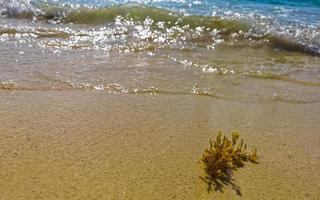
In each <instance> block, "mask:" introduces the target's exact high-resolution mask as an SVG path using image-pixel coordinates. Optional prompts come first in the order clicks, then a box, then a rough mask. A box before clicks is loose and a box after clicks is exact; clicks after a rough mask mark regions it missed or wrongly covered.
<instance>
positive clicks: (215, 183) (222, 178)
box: [199, 170, 242, 196]
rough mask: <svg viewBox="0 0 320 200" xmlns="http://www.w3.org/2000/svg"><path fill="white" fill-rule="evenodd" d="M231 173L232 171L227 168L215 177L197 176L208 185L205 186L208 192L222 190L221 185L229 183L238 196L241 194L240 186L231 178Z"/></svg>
mask: <svg viewBox="0 0 320 200" xmlns="http://www.w3.org/2000/svg"><path fill="white" fill-rule="evenodd" d="M232 175H233V172H232V171H231V170H229V171H228V173H225V174H222V175H219V176H216V177H211V176H208V175H207V176H199V178H200V179H201V180H202V181H204V182H205V183H206V184H207V185H208V188H207V191H208V193H210V192H211V191H212V190H214V191H219V192H223V187H225V186H229V185H230V186H231V187H232V189H233V190H234V191H235V193H236V194H237V195H238V196H242V193H241V190H240V186H238V185H237V184H235V183H234V179H233V178H232ZM213 187H214V188H213Z"/></svg>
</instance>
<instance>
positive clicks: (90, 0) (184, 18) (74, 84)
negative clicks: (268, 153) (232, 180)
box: [0, 0, 320, 103]
mask: <svg viewBox="0 0 320 200" xmlns="http://www.w3.org/2000/svg"><path fill="white" fill-rule="evenodd" d="M0 11H1V17H0V60H1V62H0V82H1V85H0V89H2V90H12V91H18V90H85V91H90V92H106V93H110V92H111V93H119V94H132V95H196V96H205V97H208V98H209V97H211V98H222V99H227V100H231V101H245V102H262V103H263V102H273V101H284V102H288V103H314V102H319V101H320V1H319V0H307V1H294V0H286V1H285V0H264V1H253V0H241V1H240V0H238V1H236V0H210V1H209V0H195V1H191V0H154V1H153V0H146V1H124V0H113V1H109V0H83V1H82V0H81V1H80V0H64V1H59V0H50V1H49V0H47V1H37V0H35V1H32V0H5V1H0Z"/></svg>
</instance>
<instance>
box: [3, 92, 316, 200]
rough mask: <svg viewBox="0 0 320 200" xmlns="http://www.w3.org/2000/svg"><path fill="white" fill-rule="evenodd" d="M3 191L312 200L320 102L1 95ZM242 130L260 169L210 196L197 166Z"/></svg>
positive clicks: (8, 195)
mask: <svg viewBox="0 0 320 200" xmlns="http://www.w3.org/2000/svg"><path fill="white" fill-rule="evenodd" d="M0 110H1V111H0V124H1V126H0V179H1V182H0V194H1V200H15V199H17V200H18V199H69V200H71V199H299V200H300V199H318V198H319V196H320V190H319V188H320V181H319V180H320V171H319V167H320V148H319V146H320V134H319V130H320V123H319V122H320V105H319V104H293V103H292V104H291V103H284V102H272V103H256V104H255V103H245V102H241V103H240V102H235V101H227V100H221V99H214V98H208V97H203V96H192V95H190V96H189V95H181V96H179V95H155V96H151V95H114V94H106V93H103V92H84V91H17V92H14V93H11V92H6V91H1V92H0ZM217 130H223V131H230V130H239V131H240V132H241V134H242V137H243V138H244V139H245V141H246V142H247V143H248V144H249V146H250V147H257V149H258V152H259V154H260V156H261V158H260V163H259V164H246V165H245V167H244V168H241V169H239V170H237V171H236V172H235V173H234V183H235V184H236V185H237V186H239V187H240V191H241V195H242V196H239V195H237V194H236V192H235V191H234V190H233V189H232V187H231V186H230V185H226V186H224V187H223V188H222V190H223V192H221V191H211V192H209V193H208V191H207V184H206V183H204V182H203V181H201V179H200V178H199V176H201V175H203V171H202V169H201V168H200V166H199V164H198V163H197V160H198V159H199V158H200V156H201V153H202V151H203V150H204V148H205V147H206V146H207V144H208V140H209V139H210V138H211V137H213V136H214V133H215V131H217Z"/></svg>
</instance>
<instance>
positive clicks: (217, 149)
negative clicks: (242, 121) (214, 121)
mask: <svg viewBox="0 0 320 200" xmlns="http://www.w3.org/2000/svg"><path fill="white" fill-rule="evenodd" d="M239 137H240V134H239V132H232V138H231V139H228V138H227V137H226V136H224V135H223V133H222V132H221V131H219V132H218V134H217V136H216V138H215V140H210V146H209V148H207V149H205V151H204V152H203V155H202V158H201V163H203V164H204V169H205V172H206V174H207V176H206V177H205V178H203V177H201V179H202V180H204V181H206V182H207V183H208V186H209V187H208V192H209V191H210V190H211V186H212V185H213V184H214V185H215V186H216V188H215V190H220V191H222V186H223V185H229V184H230V185H232V187H233V189H234V190H236V192H237V194H238V195H241V192H240V188H239V186H237V185H235V184H234V183H233V182H232V174H233V173H232V171H233V170H235V169H236V168H238V167H243V166H244V162H246V161H250V162H252V163H257V160H258V155H257V149H256V148H255V149H253V150H252V151H250V152H248V151H247V145H246V144H244V142H243V139H241V140H240V142H239V143H238V140H239Z"/></svg>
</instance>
